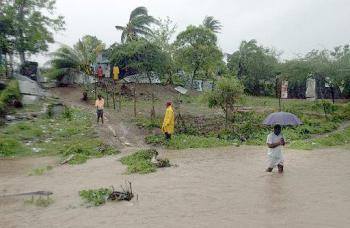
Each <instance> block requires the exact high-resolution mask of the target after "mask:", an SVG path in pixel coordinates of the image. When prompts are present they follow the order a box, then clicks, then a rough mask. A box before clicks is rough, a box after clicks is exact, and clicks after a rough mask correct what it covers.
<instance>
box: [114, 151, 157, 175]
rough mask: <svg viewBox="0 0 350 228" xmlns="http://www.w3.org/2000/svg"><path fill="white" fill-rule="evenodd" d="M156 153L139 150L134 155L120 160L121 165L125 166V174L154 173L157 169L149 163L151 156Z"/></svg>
mask: <svg viewBox="0 0 350 228" xmlns="http://www.w3.org/2000/svg"><path fill="white" fill-rule="evenodd" d="M156 153H157V151H156V150H152V149H149V150H140V151H138V152H136V153H134V154H131V155H128V156H125V157H123V158H121V159H120V162H121V163H122V164H123V165H127V166H128V168H127V172H128V173H129V174H130V173H139V174H147V173H152V172H155V171H156V169H157V167H156V166H155V164H153V163H152V162H151V159H152V157H153V155H155V154H156Z"/></svg>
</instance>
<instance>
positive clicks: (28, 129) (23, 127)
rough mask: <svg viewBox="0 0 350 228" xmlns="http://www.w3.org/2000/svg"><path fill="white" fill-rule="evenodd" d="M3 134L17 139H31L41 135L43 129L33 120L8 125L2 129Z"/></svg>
mask: <svg viewBox="0 0 350 228" xmlns="http://www.w3.org/2000/svg"><path fill="white" fill-rule="evenodd" d="M3 134H4V135H5V136H9V137H12V138H14V139H17V140H19V141H23V140H33V139H37V138H39V137H40V136H42V135H43V134H44V133H43V130H42V129H41V128H40V126H38V125H36V124H35V123H34V122H31V121H26V122H19V123H15V124H12V125H9V126H8V127H7V128H6V129H5V130H4V131H3Z"/></svg>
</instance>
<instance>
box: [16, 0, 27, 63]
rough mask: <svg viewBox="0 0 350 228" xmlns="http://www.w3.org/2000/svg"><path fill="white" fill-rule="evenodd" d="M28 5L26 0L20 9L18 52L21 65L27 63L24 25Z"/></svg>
mask: <svg viewBox="0 0 350 228" xmlns="http://www.w3.org/2000/svg"><path fill="white" fill-rule="evenodd" d="M26 4H27V2H26V1H25V0H24V1H23V2H22V4H21V5H20V6H19V9H18V21H19V26H18V34H17V35H18V38H19V47H17V51H18V54H19V59H20V61H21V65H23V64H24V62H25V61H26V58H25V50H24V36H23V29H22V25H23V23H24V8H25V6H26Z"/></svg>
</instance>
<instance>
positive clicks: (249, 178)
mask: <svg viewBox="0 0 350 228" xmlns="http://www.w3.org/2000/svg"><path fill="white" fill-rule="evenodd" d="M349 149H350V148H349V147H348V148H332V149H327V150H318V151H312V152H304V151H293V150H287V151H286V153H285V158H286V172H285V173H284V174H283V175H280V174H278V173H272V174H268V173H265V172H264V168H265V159H266V157H265V148H261V147H246V146H244V147H239V148H237V147H226V148H216V149H196V150H183V151H161V154H162V156H166V157H168V158H170V160H171V161H172V162H174V163H176V164H177V165H178V167H177V168H166V169H161V170H158V171H157V172H156V173H152V174H149V175H124V174H123V173H124V171H125V167H124V166H122V165H121V164H120V162H118V161H116V157H114V156H111V157H105V158H101V159H94V160H89V161H88V162H87V163H86V164H83V165H78V166H58V167H55V168H54V169H53V170H51V171H49V172H48V173H46V174H44V175H43V176H28V175H27V173H28V169H30V168H32V167H33V166H37V165H38V163H43V162H45V160H46V159H47V158H37V159H34V158H26V159H19V160H11V161H4V160H0V173H1V176H0V192H1V193H7V194H10V193H11V194H13V193H21V192H31V191H38V190H46V191H52V192H53V193H54V195H53V199H54V200H55V202H54V204H52V205H50V206H49V207H48V208H37V207H35V206H31V205H24V203H23V200H24V199H26V198H25V197H13V198H6V199H0V227H2V228H7V227H74V228H76V227H254V228H256V227H267V228H274V227H276V228H277V227H278V228H279V227H293V228H298V227H307V228H313V227H315V228H316V227H317V228H322V227H324V228H326V227H327V228H329V227H332V228H343V227H344V228H347V227H349V224H350V217H349V211H350V182H349V178H350V166H349V163H350V153H349ZM46 162H50V161H49V160H46ZM9 166H11V167H12V168H11V170H8V167H9ZM125 180H129V181H132V183H133V186H134V192H135V193H136V194H138V201H136V200H133V201H131V202H119V203H116V202H111V203H107V204H106V205H104V206H101V207H97V208H85V207H84V206H82V205H81V200H80V198H79V196H78V192H79V191H80V190H82V189H91V188H99V187H108V186H111V185H114V186H115V187H117V186H119V185H120V184H123V183H124V182H125Z"/></svg>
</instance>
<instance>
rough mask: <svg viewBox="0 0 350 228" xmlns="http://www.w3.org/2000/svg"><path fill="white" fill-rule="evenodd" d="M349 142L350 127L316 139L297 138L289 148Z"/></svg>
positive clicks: (308, 148) (309, 148)
mask: <svg viewBox="0 0 350 228" xmlns="http://www.w3.org/2000/svg"><path fill="white" fill-rule="evenodd" d="M348 143H350V128H346V129H344V130H341V131H338V132H336V133H330V134H328V135H326V136H323V137H319V138H315V139H310V140H297V141H294V142H292V143H291V145H290V146H289V148H292V149H301V150H313V149H318V148H322V147H331V146H340V145H345V144H348Z"/></svg>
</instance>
